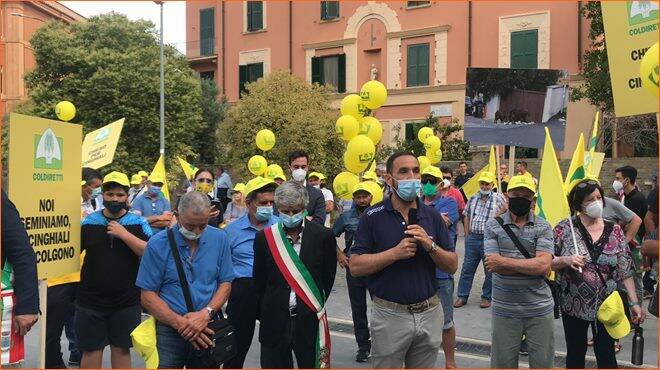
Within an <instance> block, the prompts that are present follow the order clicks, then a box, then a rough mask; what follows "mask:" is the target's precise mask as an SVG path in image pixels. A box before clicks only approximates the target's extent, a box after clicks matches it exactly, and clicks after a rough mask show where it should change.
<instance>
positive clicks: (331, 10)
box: [328, 1, 339, 19]
mask: <svg viewBox="0 0 660 370" xmlns="http://www.w3.org/2000/svg"><path fill="white" fill-rule="evenodd" d="M334 18H339V1H328V19H334Z"/></svg>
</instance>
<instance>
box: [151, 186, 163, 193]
mask: <svg viewBox="0 0 660 370" xmlns="http://www.w3.org/2000/svg"><path fill="white" fill-rule="evenodd" d="M160 189H161V187H160V186H153V185H152V186H151V188H149V193H150V194H151V195H158V194H160Z"/></svg>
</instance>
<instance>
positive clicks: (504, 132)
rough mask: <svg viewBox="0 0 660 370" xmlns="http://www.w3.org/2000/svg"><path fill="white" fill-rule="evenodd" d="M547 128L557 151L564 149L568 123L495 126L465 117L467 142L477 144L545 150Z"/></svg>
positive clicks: (491, 123)
mask: <svg viewBox="0 0 660 370" xmlns="http://www.w3.org/2000/svg"><path fill="white" fill-rule="evenodd" d="M545 127H547V128H548V129H549V130H550V136H552V143H553V145H554V146H555V149H556V150H562V149H564V135H565V132H566V122H565V121H559V120H552V121H548V122H546V123H537V124H533V125H503V124H494V123H493V122H492V120H488V121H484V120H483V119H481V118H475V117H472V116H465V140H468V141H470V142H471V143H477V144H501V145H515V146H521V147H525V148H543V143H544V140H545Z"/></svg>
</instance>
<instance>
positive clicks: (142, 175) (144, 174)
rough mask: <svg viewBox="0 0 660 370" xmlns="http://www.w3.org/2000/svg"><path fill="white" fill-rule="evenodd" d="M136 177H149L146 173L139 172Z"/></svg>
mask: <svg viewBox="0 0 660 370" xmlns="http://www.w3.org/2000/svg"><path fill="white" fill-rule="evenodd" d="M138 175H140V177H149V174H148V173H147V171H139V172H138Z"/></svg>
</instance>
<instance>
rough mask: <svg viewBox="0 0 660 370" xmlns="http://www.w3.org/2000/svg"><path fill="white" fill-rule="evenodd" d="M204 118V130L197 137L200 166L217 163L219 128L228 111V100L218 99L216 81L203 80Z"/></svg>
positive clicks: (202, 102)
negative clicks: (217, 133)
mask: <svg viewBox="0 0 660 370" xmlns="http://www.w3.org/2000/svg"><path fill="white" fill-rule="evenodd" d="M201 106H202V117H203V119H204V129H203V130H201V131H200V132H199V134H198V135H197V140H196V141H197V142H198V143H199V150H198V153H199V161H198V163H199V164H202V163H206V164H213V163H216V162H217V158H216V157H217V151H216V149H217V146H218V145H217V144H218V140H217V135H216V132H217V130H218V126H219V125H220V122H222V120H224V118H225V113H226V111H227V100H226V99H225V97H224V96H223V97H222V98H220V99H218V87H217V86H216V84H215V81H213V80H210V79H202V101H201Z"/></svg>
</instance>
